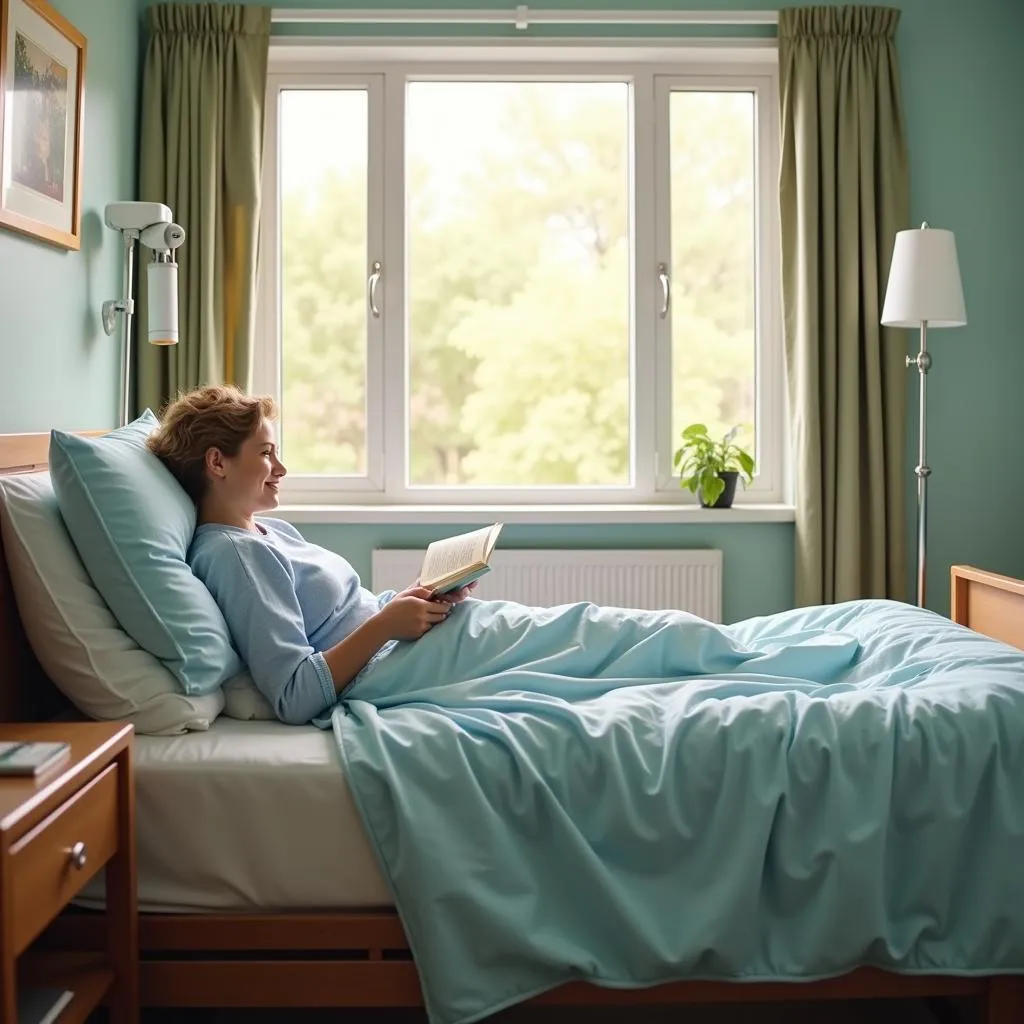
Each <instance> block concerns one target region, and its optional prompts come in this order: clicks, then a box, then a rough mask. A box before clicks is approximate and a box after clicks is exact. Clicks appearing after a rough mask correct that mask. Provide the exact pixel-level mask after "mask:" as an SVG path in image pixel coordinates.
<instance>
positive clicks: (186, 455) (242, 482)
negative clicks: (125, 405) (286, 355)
mask: <svg viewBox="0 0 1024 1024" xmlns="http://www.w3.org/2000/svg"><path fill="white" fill-rule="evenodd" d="M274 416H275V408H274V402H273V399H271V398H267V397H252V396H248V395H245V394H243V393H242V392H241V391H240V390H238V389H237V388H234V387H229V386H220V385H218V386H211V387H205V388H200V389H198V390H195V391H192V392H190V393H189V394H186V395H183V396H182V397H180V398H179V399H178V400H177V401H175V402H173V403H172V404H171V405H169V406H168V408H167V409H166V410H165V412H164V415H163V419H162V422H161V426H160V429H159V430H158V431H157V432H156V433H154V434H153V436H152V437H151V438H150V441H149V445H150V448H151V450H152V451H153V452H154V453H155V454H156V455H157V456H158V457H159V458H160V459H161V460H162V461H163V462H164V464H165V465H166V466H167V467H168V468H169V469H170V471H171V472H172V473H173V474H174V476H175V477H176V478H177V480H178V481H179V482H180V483H181V485H182V486H183V487H184V488H185V490H186V491H187V492H188V494H189V496H190V497H191V498H192V500H193V501H194V502H195V504H196V509H197V524H198V525H197V528H196V533H195V538H194V539H193V542H192V546H191V548H190V550H189V555H188V560H189V564H190V565H191V566H192V570H193V571H194V572H195V574H196V575H197V576H198V577H199V578H200V579H201V580H202V581H203V582H204V583H205V584H206V586H207V587H208V588H209V590H210V592H211V593H212V594H213V596H214V599H215V600H216V601H217V604H218V606H219V607H220V608H221V610H222V611H223V613H224V617H225V619H226V620H227V623H228V628H229V629H230V631H231V635H232V637H233V638H234V641H235V643H236V645H237V646H238V648H239V653H240V654H241V656H242V657H243V658H244V660H245V661H246V662H247V664H248V665H249V668H250V673H251V675H252V676H253V680H254V682H256V684H257V686H258V688H259V689H260V690H261V691H262V692H263V694H264V696H266V697H267V699H268V700H270V702H271V704H272V706H273V708H274V711H275V713H276V714H277V716H278V717H279V718H280V719H281V720H282V721H285V722H292V723H295V724H304V723H306V722H309V721H310V720H311V719H312V718H314V717H315V716H316V715H317V714H319V713H320V712H322V711H324V710H325V708H327V707H329V706H330V705H332V704H334V702H335V701H336V699H337V695H338V694H339V693H340V692H341V690H342V689H343V688H344V687H345V686H347V685H348V684H349V683H350V682H351V681H352V680H353V679H354V678H355V676H356V675H357V674H358V673H359V672H360V670H362V669H363V668H364V667H365V666H366V664H367V663H368V662H369V661H370V659H371V658H372V657H373V656H374V655H375V654H377V653H378V652H379V651H380V650H381V649H382V648H384V647H385V645H387V644H389V643H390V642H392V641H398V640H417V639H419V638H420V637H421V636H423V634H424V633H426V632H427V630H429V629H430V628H431V627H432V626H433V625H435V624H436V623H438V622H442V621H443V620H444V619H445V618H446V617H447V616H448V614H449V612H450V611H451V609H452V607H453V606H454V605H455V604H457V603H458V602H460V601H462V600H463V599H464V598H465V597H466V596H467V594H468V593H469V592H470V591H471V590H472V589H473V587H474V586H475V584H470V586H469V587H465V588H463V589H461V590H456V591H450V592H449V593H447V594H445V595H444V597H443V598H433V597H432V595H431V594H430V592H429V591H427V590H425V589H424V588H422V587H419V586H412V587H409V588H408V589H406V590H403V591H401V592H399V593H394V592H393V591H388V592H386V593H384V594H382V595H381V596H380V597H377V596H375V595H374V594H372V593H370V591H369V590H367V589H366V588H365V587H362V586H361V585H360V582H359V577H358V576H357V575H356V573H355V571H354V570H353V568H352V566H351V565H350V564H349V563H348V562H347V561H346V560H345V559H344V558H342V557H341V556H340V555H337V554H335V553H334V552H332V551H329V550H327V549H326V548H322V547H320V546H319V545H317V544H311V543H310V542H308V541H306V540H304V539H303V537H302V535H301V534H300V533H299V531H298V530H296V529H295V527H294V526H292V525H291V524H290V523H286V522H284V521H283V520H280V519H272V518H267V517H261V518H260V519H259V520H258V521H257V520H256V519H255V518H254V517H255V516H256V514H257V513H260V512H267V511H269V510H271V509H274V508H277V506H278V504H279V497H278V489H279V486H280V483H281V479H282V478H283V477H284V475H285V473H286V472H287V470H286V469H285V466H284V464H283V463H282V462H281V460H280V458H279V457H278V453H277V444H276V441H275V433H274V426H273V422H272V420H273V418H274Z"/></svg>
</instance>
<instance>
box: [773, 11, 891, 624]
mask: <svg viewBox="0 0 1024 1024" xmlns="http://www.w3.org/2000/svg"><path fill="white" fill-rule="evenodd" d="M898 22H899V11H898V10H895V9H892V8H884V7H832V8H826V7H809V8H790V9H786V10H780V11H779V69H780V80H781V95H780V100H781V119H782V124H781V130H782V162H781V169H780V182H779V196H780V204H781V211H780V212H781V217H782V223H781V231H782V290H783V322H784V335H785V352H786V373H787V384H788V393H789V403H790V417H791V424H792V428H793V435H792V436H793V441H794V449H793V453H794V466H793V471H794V473H793V475H794V484H795V492H796V493H795V498H796V509H797V511H796V573H795V583H796V586H795V590H796V594H795V598H796V603H797V605H807V604H822V603H831V602H834V601H845V600H852V599H855V598H863V597H890V598H894V599H897V600H900V599H902V598H903V595H904V592H905V587H906V573H905V559H906V523H905V519H904V506H905V494H906V489H907V480H906V478H905V476H904V469H905V463H906V459H905V454H904V450H905V449H904V446H905V444H906V434H905V429H906V428H905V422H906V390H907V377H906V372H907V371H906V368H905V364H904V356H905V352H906V340H905V335H904V332H902V331H894V330H891V329H888V328H882V327H881V326H880V324H879V318H880V317H881V311H882V303H883V301H884V297H885V285H886V280H887V277H888V273H889V261H890V258H891V255H892V246H893V242H894V240H895V237H896V232H897V230H899V229H902V228H906V227H909V224H908V219H909V216H910V186H909V170H908V165H907V149H906V142H905V138H904V122H903V112H902V106H901V100H900V87H899V73H898V68H897V59H896V47H895V42H894V36H895V33H896V26H897V24H898Z"/></svg>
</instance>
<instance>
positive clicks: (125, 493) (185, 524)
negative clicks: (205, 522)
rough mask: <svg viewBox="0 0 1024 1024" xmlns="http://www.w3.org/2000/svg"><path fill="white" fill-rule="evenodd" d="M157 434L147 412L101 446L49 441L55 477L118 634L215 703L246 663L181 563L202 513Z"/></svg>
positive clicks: (62, 438)
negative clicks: (159, 452) (152, 444)
mask: <svg viewBox="0 0 1024 1024" xmlns="http://www.w3.org/2000/svg"><path fill="white" fill-rule="evenodd" d="M157 425H158V420H157V418H156V417H155V416H154V415H153V413H152V412H151V411H150V410H149V409H147V410H146V411H145V412H144V413H143V414H142V415H141V416H140V417H139V418H138V419H136V420H134V421H133V422H132V423H129V424H128V425H127V426H124V427H120V428H119V429H117V430H114V431H112V432H111V433H109V434H105V435H104V436H102V437H95V438H91V437H81V436H79V435H76V434H67V433H64V432H63V431H60V430H54V431H51V433H50V476H51V479H52V481H53V489H54V492H55V493H56V495H57V504H58V506H59V507H60V513H61V516H62V517H63V519H64V524H65V526H67V529H68V533H70V534H71V539H72V540H73V541H74V543H75V547H76V548H77V549H78V554H79V557H80V558H81V559H82V562H83V563H84V565H85V568H86V569H87V570H88V572H89V576H90V577H91V578H92V582H93V584H94V585H95V587H96V589H97V590H98V591H99V592H100V594H101V595H102V597H103V599H104V600H105V601H106V602H107V604H108V605H109V606H110V610H111V611H112V612H113V613H114V616H115V617H116V618H117V621H118V622H119V623H120V624H121V626H122V628H123V629H124V630H125V632H126V633H127V634H128V635H129V636H130V637H131V638H132V639H133V640H134V641H135V642H136V643H137V644H138V645H139V646H140V647H142V648H143V649H144V650H146V651H149V653H150V654H152V655H153V656H154V657H155V658H158V659H159V660H160V661H161V662H163V664H164V665H165V666H166V667H167V669H169V670H170V672H171V673H172V674H173V675H174V677H175V678H176V679H177V680H178V682H179V683H180V684H181V688H182V689H183V690H184V691H185V693H188V694H202V693H210V692H211V691H213V690H215V689H217V688H218V687H219V686H220V685H221V683H223V682H224V680H226V679H230V678H231V677H232V676H234V675H236V674H237V673H238V672H240V671H241V670H242V662H241V659H240V658H239V657H238V654H237V653H236V652H235V650H234V648H233V646H232V644H231V637H230V634H229V633H228V627H227V623H226V622H225V621H224V616H223V615H221V612H220V609H219V608H218V607H217V604H216V602H215V601H214V599H213V595H212V594H211V593H210V592H209V590H207V589H206V586H205V584H204V583H203V582H202V581H201V580H200V579H199V578H198V577H196V576H195V575H193V573H192V570H191V569H190V568H189V566H188V563H187V562H186V561H185V553H186V552H187V550H188V546H189V544H190V542H191V540H192V534H193V531H194V530H195V525H196V510H195V506H194V505H193V503H192V500H191V498H189V496H188V495H187V494H186V493H185V491H184V490H183V488H182V487H181V485H180V484H179V483H178V481H177V480H175V479H174V477H173V476H172V475H171V472H170V470H168V469H167V467H166V466H164V464H163V463H162V462H161V461H160V460H159V459H158V458H157V457H156V456H155V455H154V454H153V453H152V452H151V451H150V450H149V449H148V448H147V447H146V438H147V437H149V435H150V434H151V433H152V432H153V430H154V429H155V428H156V427H157Z"/></svg>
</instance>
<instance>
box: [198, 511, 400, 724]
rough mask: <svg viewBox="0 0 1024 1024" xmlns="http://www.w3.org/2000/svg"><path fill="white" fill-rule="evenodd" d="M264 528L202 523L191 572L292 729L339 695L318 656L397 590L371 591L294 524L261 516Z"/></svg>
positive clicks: (337, 557)
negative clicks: (200, 583) (202, 583)
mask: <svg viewBox="0 0 1024 1024" xmlns="http://www.w3.org/2000/svg"><path fill="white" fill-rule="evenodd" d="M257 523H258V525H259V526H261V527H262V528H263V530H264V531H266V532H265V533H264V532H259V533H257V532H253V531H252V530H245V529H243V528H242V527H238V526H226V525H224V524H223V523H204V524H203V525H201V526H199V527H198V528H197V529H196V532H195V536H194V537H193V539H192V544H191V546H190V547H189V551H188V563H189V565H190V566H191V567H192V571H193V572H194V573H195V574H196V576H198V577H199V579H201V580H202V581H203V582H204V583H205V584H206V586H207V588H208V589H209V591H210V593H211V594H213V597H214V600H215V601H216V602H217V605H218V606H219V607H220V610H221V611H222V612H223V613H224V618H225V619H226V620H227V624H228V629H229V630H230V632H231V637H232V639H233V640H234V642H235V647H236V648H237V650H238V653H239V655H240V656H241V657H242V660H243V661H245V663H246V665H247V666H248V669H249V673H250V675H251V676H252V680H253V682H254V683H255V684H256V688H257V689H258V690H259V691H260V692H261V693H262V694H263V696H264V697H266V698H267V700H268V701H269V702H270V705H271V707H273V709H274V712H275V713H276V714H277V717H278V718H280V719H281V721H283V722H288V723H290V724H292V725H304V724H305V723H307V722H309V721H311V720H312V719H314V718H316V717H317V716H318V715H320V714H322V713H323V712H324V711H325V710H326V709H327V708H329V707H331V705H333V704H334V703H335V702H336V700H337V693H336V691H335V688H334V680H333V678H332V676H331V670H330V669H329V668H328V666H327V662H326V661H325V660H324V656H323V654H322V653H321V652H323V651H326V650H329V649H330V648H331V647H333V646H334V645H335V644H336V643H338V642H339V641H340V640H343V639H344V638H345V637H346V636H348V635H349V633H351V632H352V631H353V630H354V629H356V627H357V626H360V625H362V623H364V622H365V621H366V620H367V619H369V618H370V617H371V616H372V615H374V614H376V612H378V611H379V610H380V609H381V608H382V607H383V606H384V605H385V604H386V603H387V602H388V601H389V600H390V599H391V598H392V597H393V596H394V591H390V590H389V591H386V592H385V593H383V594H381V595H380V597H379V598H378V597H376V596H374V595H373V594H372V593H370V591H369V590H367V589H366V588H365V587H363V586H362V585H361V584H360V581H359V576H358V575H357V574H356V571H355V570H354V569H353V568H352V566H351V565H350V564H349V563H348V562H347V561H346V560H345V559H344V558H342V557H341V555H337V554H335V553H334V552H333V551H328V550H327V549H326V548H322V547H320V546H319V545H317V544H311V543H310V542H309V541H307V540H306V539H305V538H304V537H303V536H302V534H301V533H299V531H298V530H296V529H295V527H294V526H292V525H291V524H290V523H286V522H284V521H283V520H280V519H268V518H263V517H261V518H259V519H258V520H257Z"/></svg>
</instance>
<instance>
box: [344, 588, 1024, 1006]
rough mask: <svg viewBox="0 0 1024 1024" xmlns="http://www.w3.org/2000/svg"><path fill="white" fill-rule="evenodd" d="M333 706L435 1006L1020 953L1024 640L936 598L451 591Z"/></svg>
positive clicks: (350, 773) (973, 965) (1017, 961)
mask: <svg viewBox="0 0 1024 1024" xmlns="http://www.w3.org/2000/svg"><path fill="white" fill-rule="evenodd" d="M332 725H333V728H334V733H335V736H336V738H337V741H338V744H339V746H340V749H341V756H342V760H343V762H344V766H345V771H346V773H347V778H348V781H349V783H350V785H351V788H352V791H353V794H354V796H355V799H356V803H357V805H358V807H359V810H360V813H361V815H362V817H363V820H364V822H365V825H366V828H367V831H368V833H369V836H370V838H371V842H372V843H373V845H374V847H375V849H376V852H377V855H378V857H379V859H380V862H381V865H382V867H383V870H384V872H385V874H386V877H387V879H388V881H389V883H390V885H391V887H392V890H393V892H394V897H395V903H396V906H397V909H398V911H399V914H400V915H401V919H402V922H403V924H404V926H405V929H406V932H407V935H408V938H409V942H410V946H411V948H412V951H413V954H414V956H415V959H416V963H417V965H418V968H419V972H420V977H421V980H422V985H423V993H424V999H425V1002H426V1007H427V1012H428V1014H429V1017H430V1020H431V1021H432V1022H433V1024H468V1022H470V1021H475V1020H478V1019H479V1018H481V1017H484V1016H486V1015H488V1014H491V1013H494V1012H496V1011H498V1010H500V1009H501V1008H503V1007H505V1006H508V1005H510V1004H513V1003H515V1002H518V1001H520V1000H523V999H526V998H528V997H529V996H531V995H534V994H536V993H538V992H541V991H543V990H545V989H548V988H551V987H554V986H556V985H559V984H561V983H563V982H566V981H570V980H574V979H587V980H590V981H592V982H595V983H597V984H601V985H607V986H614V987H634V986H641V985H650V984H654V983H657V982H663V981H669V980H674V979H681V978H704V979H707V978H712V979H734V980H739V981H755V980H768V979H784V980H794V981H797V980H809V979H814V978H820V977H825V976H829V975H835V974H839V973H842V972H844V971H846V970H849V969H851V968H853V967H855V966H857V965H860V964H874V965H878V966H882V967H887V968H891V969H893V970H897V971H901V972H908V973H914V972H927V973H934V972H944V973H999V972H1007V971H1012V972H1021V973H1024V655H1022V654H1021V653H1019V652H1016V651H1014V650H1012V649H1011V648H1009V647H1006V646H1004V645H1002V644H999V643H997V642H995V641H993V640H989V639H987V638H985V637H982V636H980V635H978V634H975V633H972V632H970V631H968V630H967V629H964V628H962V627H959V626H955V625H953V624H951V623H950V622H949V621H948V620H946V619H944V618H941V617H940V616H938V615H935V614H933V613H930V612H926V611H920V610H918V609H916V608H913V607H910V606H906V605H902V604H896V603H891V602H885V601H866V602H852V603H848V604H843V605H835V606H825V607H816V608H811V609H802V610H797V611H793V612H786V613H783V614H780V615H774V616H768V617H765V618H759V619H751V620H747V621H745V622H742V623H739V624H737V625H734V626H729V627H723V626H715V625H711V624H709V623H706V622H703V621H702V620H700V619H696V618H693V617H691V616H688V615H685V614H682V613H678V612H659V613H652V612H635V611H634V612H627V611H623V610H616V609H607V608H604V609H602V608H597V607H595V606H592V605H585V604H580V605H566V606H563V607H560V608H554V609H528V608H524V607H522V606H520V605H516V604H510V603H506V602H497V601H494V602H489V601H467V602H466V603H465V604H463V605H461V606H459V607H458V608H457V609H456V610H455V612H454V613H453V614H452V616H451V617H450V618H449V620H448V621H446V622H445V623H443V624H442V625H440V626H438V627H436V628H435V629H433V630H432V631H430V632H429V633H428V634H426V635H425V636H424V637H423V638H422V639H421V640H418V641H416V642H415V643H406V644H399V645H397V646H396V647H395V648H394V649H393V650H392V651H391V652H390V653H388V654H386V655H385V656H384V657H382V658H380V659H379V660H378V661H377V662H376V663H374V664H373V665H372V666H371V667H370V668H369V669H367V670H366V671H365V672H364V673H363V674H362V675H361V676H360V677H359V678H358V679H357V680H356V682H355V683H354V684H353V685H352V686H351V687H350V688H349V689H348V690H347V691H346V692H345V693H344V694H343V700H342V701H341V702H340V703H339V705H338V706H337V707H336V709H335V711H334V713H333V718H332ZM340 870H344V866H343V865H341V866H340Z"/></svg>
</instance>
